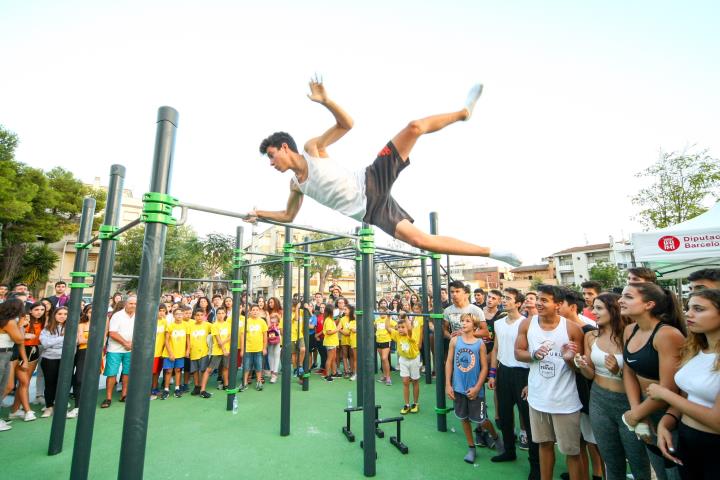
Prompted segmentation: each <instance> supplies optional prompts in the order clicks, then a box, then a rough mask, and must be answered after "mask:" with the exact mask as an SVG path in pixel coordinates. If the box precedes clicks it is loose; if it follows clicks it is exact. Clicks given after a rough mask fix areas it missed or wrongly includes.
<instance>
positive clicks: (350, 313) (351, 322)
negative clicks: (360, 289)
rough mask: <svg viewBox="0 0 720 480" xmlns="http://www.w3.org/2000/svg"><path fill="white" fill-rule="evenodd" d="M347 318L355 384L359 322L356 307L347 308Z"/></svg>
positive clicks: (352, 378)
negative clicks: (356, 318) (356, 316)
mask: <svg viewBox="0 0 720 480" xmlns="http://www.w3.org/2000/svg"><path fill="white" fill-rule="evenodd" d="M345 318H347V319H348V324H347V328H348V330H349V331H350V345H349V346H348V349H349V352H350V358H351V361H352V375H350V380H351V381H353V382H354V381H355V379H356V378H357V321H356V320H355V307H353V306H352V305H348V306H346V307H345Z"/></svg>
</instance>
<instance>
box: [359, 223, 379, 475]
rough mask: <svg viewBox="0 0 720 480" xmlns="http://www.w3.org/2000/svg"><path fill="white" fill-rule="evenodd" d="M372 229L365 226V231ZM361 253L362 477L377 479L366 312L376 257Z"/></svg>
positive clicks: (370, 347) (370, 340)
mask: <svg viewBox="0 0 720 480" xmlns="http://www.w3.org/2000/svg"><path fill="white" fill-rule="evenodd" d="M369 228H370V226H369V225H367V224H363V229H369ZM363 250H364V251H363V252H362V254H361V256H362V273H361V274H362V292H363V317H362V318H363V320H362V321H363V339H362V346H363V353H364V355H363V357H364V358H363V362H362V363H363V364H362V368H363V405H364V406H365V407H367V408H363V473H364V474H365V476H366V477H374V476H375V467H376V465H375V463H376V458H375V457H376V450H375V411H374V410H375V409H373V408H369V407H370V406H372V405H375V376H374V375H373V372H374V369H375V364H374V361H375V354H374V346H375V345H374V343H375V342H374V340H375V339H374V326H373V321H374V318H373V315H372V314H370V313H365V309H367V310H374V305H375V298H374V297H373V289H372V283H374V280H375V278H374V276H373V274H374V272H375V267H374V261H373V260H374V259H373V253H370V252H368V251H367V249H363Z"/></svg>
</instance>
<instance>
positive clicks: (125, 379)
mask: <svg viewBox="0 0 720 480" xmlns="http://www.w3.org/2000/svg"><path fill="white" fill-rule="evenodd" d="M127 389H128V376H127V375H123V376H122V391H121V392H120V394H121V395H122V398H125V397H127Z"/></svg>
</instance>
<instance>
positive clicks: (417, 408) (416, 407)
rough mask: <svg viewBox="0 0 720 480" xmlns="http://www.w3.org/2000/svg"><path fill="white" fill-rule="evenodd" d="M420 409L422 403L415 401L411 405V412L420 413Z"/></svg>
mask: <svg viewBox="0 0 720 480" xmlns="http://www.w3.org/2000/svg"><path fill="white" fill-rule="evenodd" d="M419 411H420V405H418V404H417V403H413V404H412V405H410V413H418V412H419Z"/></svg>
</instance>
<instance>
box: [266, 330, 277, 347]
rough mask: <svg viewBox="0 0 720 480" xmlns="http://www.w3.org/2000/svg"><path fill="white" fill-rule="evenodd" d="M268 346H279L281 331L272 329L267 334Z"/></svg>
mask: <svg viewBox="0 0 720 480" xmlns="http://www.w3.org/2000/svg"><path fill="white" fill-rule="evenodd" d="M267 336H268V344H270V345H277V344H278V343H280V330H278V329H277V328H270V329H268V332H267Z"/></svg>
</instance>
